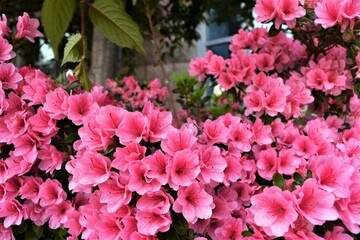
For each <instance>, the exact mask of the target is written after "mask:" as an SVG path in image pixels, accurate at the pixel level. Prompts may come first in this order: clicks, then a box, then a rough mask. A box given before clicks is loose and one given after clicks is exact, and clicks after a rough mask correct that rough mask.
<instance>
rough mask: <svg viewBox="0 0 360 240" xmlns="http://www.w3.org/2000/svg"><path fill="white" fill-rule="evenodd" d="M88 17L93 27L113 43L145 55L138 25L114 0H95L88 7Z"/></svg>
mask: <svg viewBox="0 0 360 240" xmlns="http://www.w3.org/2000/svg"><path fill="white" fill-rule="evenodd" d="M89 17H90V20H91V22H92V23H93V24H94V26H95V28H96V29H97V30H98V31H99V32H101V33H102V34H104V36H105V37H106V38H107V39H109V40H110V41H111V42H113V43H114V44H116V45H118V46H120V47H127V48H134V49H136V50H137V51H138V52H140V53H142V54H144V55H146V52H145V48H144V39H143V37H142V35H141V33H140V30H139V27H138V25H137V24H136V23H135V22H134V21H133V20H132V18H131V17H130V16H129V15H128V14H127V13H126V12H125V10H124V7H123V6H122V5H121V4H120V2H119V1H116V0H97V1H95V3H94V4H93V5H91V6H90V8H89Z"/></svg>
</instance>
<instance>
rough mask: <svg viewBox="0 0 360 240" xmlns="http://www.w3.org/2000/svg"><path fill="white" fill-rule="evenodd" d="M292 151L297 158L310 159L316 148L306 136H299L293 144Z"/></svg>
mask: <svg viewBox="0 0 360 240" xmlns="http://www.w3.org/2000/svg"><path fill="white" fill-rule="evenodd" d="M293 149H294V150H295V152H296V154H297V155H298V156H301V157H304V158H310V157H311V156H313V155H314V154H315V153H316V150H317V146H316V145H315V143H314V142H313V141H312V140H311V139H310V138H309V137H308V136H299V137H298V138H297V139H296V140H295V142H294V143H293Z"/></svg>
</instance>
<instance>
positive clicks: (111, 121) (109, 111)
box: [95, 105, 126, 137]
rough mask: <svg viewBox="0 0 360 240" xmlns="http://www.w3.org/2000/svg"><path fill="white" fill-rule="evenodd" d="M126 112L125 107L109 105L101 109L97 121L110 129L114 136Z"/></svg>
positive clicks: (103, 127) (102, 126)
mask: <svg viewBox="0 0 360 240" xmlns="http://www.w3.org/2000/svg"><path fill="white" fill-rule="evenodd" d="M125 114H126V110H125V109H123V108H119V107H115V106H112V105H107V106H105V107H101V108H100V109H99V113H98V114H97V115H96V117H95V120H96V122H97V123H101V128H102V129H104V130H106V131H108V134H109V136H110V137H113V136H114V135H115V131H116V129H117V128H118V127H119V125H120V123H121V122H122V120H123V118H124V116H125Z"/></svg>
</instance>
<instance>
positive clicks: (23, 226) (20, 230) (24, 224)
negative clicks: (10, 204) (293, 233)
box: [17, 221, 29, 234]
mask: <svg viewBox="0 0 360 240" xmlns="http://www.w3.org/2000/svg"><path fill="white" fill-rule="evenodd" d="M28 224H29V223H28V222H27V221H25V222H22V223H21V224H20V226H19V227H18V229H17V233H20V234H21V233H25V232H26V230H27V229H28Z"/></svg>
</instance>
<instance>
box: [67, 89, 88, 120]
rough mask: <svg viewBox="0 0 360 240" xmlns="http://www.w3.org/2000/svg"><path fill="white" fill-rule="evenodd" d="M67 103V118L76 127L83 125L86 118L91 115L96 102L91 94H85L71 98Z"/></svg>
mask: <svg viewBox="0 0 360 240" xmlns="http://www.w3.org/2000/svg"><path fill="white" fill-rule="evenodd" d="M67 102H68V106H69V108H68V112H67V114H68V115H67V117H68V118H69V119H70V120H71V121H73V123H74V124H75V125H81V124H82V123H83V120H84V118H85V117H86V116H87V115H88V114H90V112H91V106H92V105H93V103H94V100H93V98H92V95H91V93H89V92H84V93H81V94H77V95H71V96H69V97H68V98H67Z"/></svg>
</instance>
